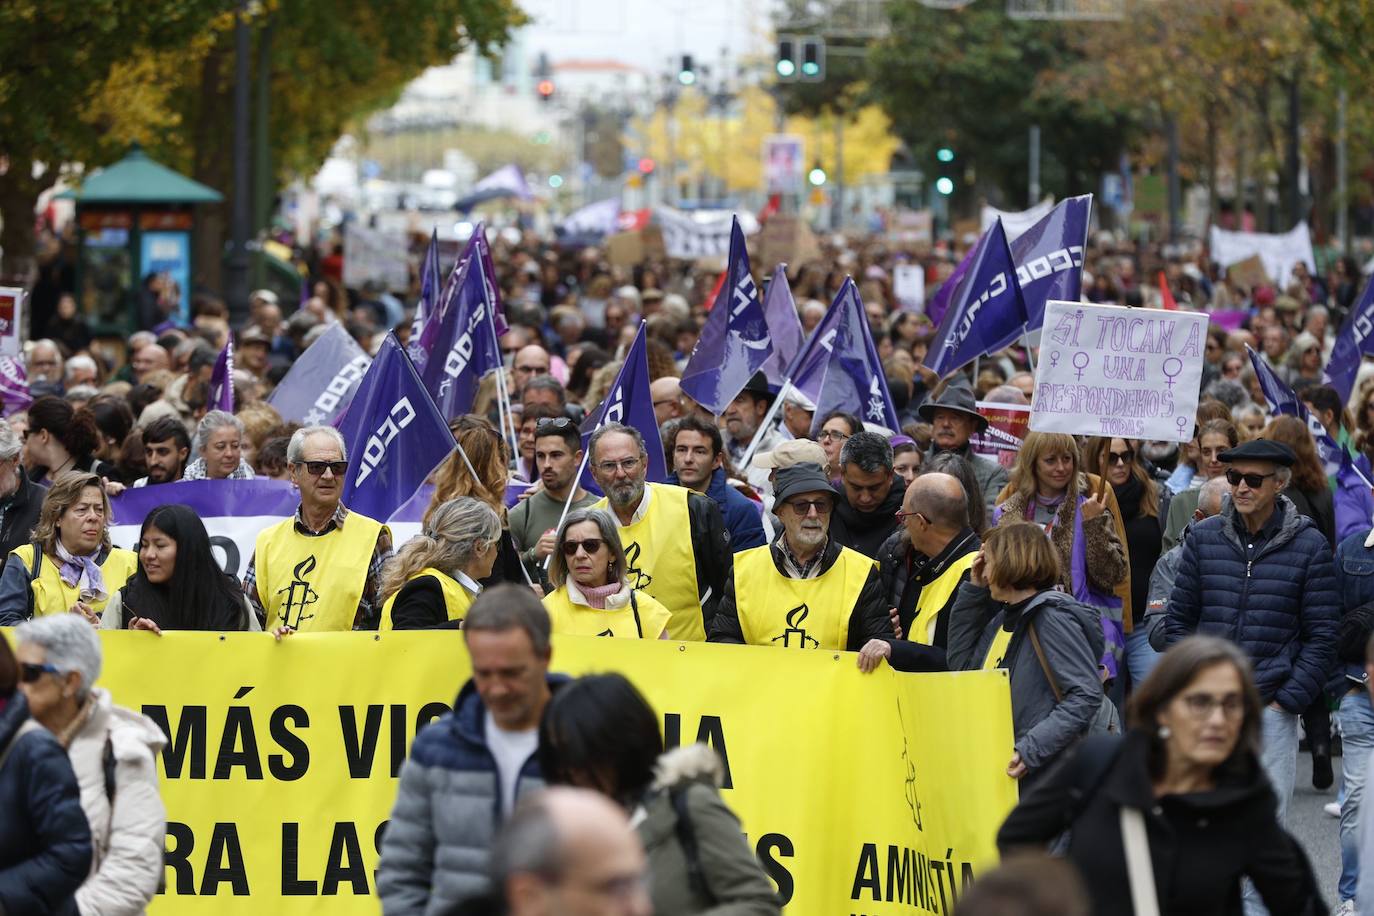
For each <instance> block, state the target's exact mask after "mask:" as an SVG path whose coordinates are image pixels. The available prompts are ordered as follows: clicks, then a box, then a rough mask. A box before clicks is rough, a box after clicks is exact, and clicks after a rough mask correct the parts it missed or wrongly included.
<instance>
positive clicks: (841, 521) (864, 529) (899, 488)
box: [830, 474, 906, 560]
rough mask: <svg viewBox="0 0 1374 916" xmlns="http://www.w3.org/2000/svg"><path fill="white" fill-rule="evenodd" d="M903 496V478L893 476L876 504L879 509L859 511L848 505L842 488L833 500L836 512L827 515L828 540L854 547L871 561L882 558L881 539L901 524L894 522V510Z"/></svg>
mask: <svg viewBox="0 0 1374 916" xmlns="http://www.w3.org/2000/svg"><path fill="white" fill-rule="evenodd" d="M904 496H906V484H905V483H903V482H902V478H900V477H898V476H896V475H895V474H894V475H893V476H892V488H891V489H890V490H888V491H887V496H885V497H884V498H883V501H882V502H881V503H879V504H878V508H876V509H873V510H872V511H869V512H861V511H859V510H858V509H855V508H854V507H853V506H851V505H850V504H849V499H848V497H847V496H845V492H844V487H840V495H839V497H838V498H837V499H836V500H835V511H834V512H832V513H831V515H830V539H831V540H832V541H836V542H838V543H839V544H840V545H841V546H843V547H848V548H849V549H850V550H857V551H858V552H859V553H861V554H863V555H864V556H866V557H871V558H872V559H874V560H878V559H881V555H882V546H883V541H886V540H887V539H888V538H889V537H891V536H892V532H894V531H896V530H897V529H898V528H899V527H901V523H900V522H898V521H897V510H898V509H900V508H902V498H903V497H904Z"/></svg>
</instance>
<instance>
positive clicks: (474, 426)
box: [423, 414, 529, 586]
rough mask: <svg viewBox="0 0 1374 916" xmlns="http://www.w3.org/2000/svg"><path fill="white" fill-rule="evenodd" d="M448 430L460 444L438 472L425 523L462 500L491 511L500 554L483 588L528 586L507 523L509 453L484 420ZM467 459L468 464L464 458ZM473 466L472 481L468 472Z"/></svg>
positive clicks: (458, 421) (457, 423)
mask: <svg viewBox="0 0 1374 916" xmlns="http://www.w3.org/2000/svg"><path fill="white" fill-rule="evenodd" d="M448 428H449V429H450V430H451V431H452V432H453V435H454V438H456V439H457V440H458V445H459V448H461V449H462V454H460V453H459V450H458V449H454V450H453V451H452V452H450V453H449V456H448V457H447V458H445V459H444V461H443V463H442V464H440V465H439V467H438V468H436V469H435V471H434V474H433V475H432V479H433V481H434V496H433V498H432V499H431V500H430V502H429V508H428V509H426V510H425V514H424V519H423V523H424V525H425V526H426V527H428V525H429V524H430V520H431V518H432V517H433V515H434V513H435V511H437V510H438V508H439V506H441V505H443V504H444V503H446V502H448V501H449V500H451V499H457V498H458V497H460V496H471V497H473V498H474V499H479V500H481V501H482V502H484V503H486V504H487V505H488V506H490V507H491V510H492V511H493V512H495V513H496V515H497V517H498V518H499V519H500V521H501V528H502V531H501V536H500V538H499V539H498V543H497V548H498V550H499V553H498V555H497V558H496V563H495V566H494V567H493V568H492V569H491V570H490V571H488V573H487V575H485V576H483V577H482V584H483V585H484V586H491V585H497V584H499V583H501V582H516V583H527V582H528V581H529V580H528V579H527V578H525V574H524V571H523V568H522V567H521V565H520V552H519V551H518V550H517V549H516V547H515V542H514V541H513V540H511V536H510V529H509V527H508V525H507V522H506V481H507V480H508V479H509V478H510V452H509V451H508V449H507V446H506V443H505V441H504V440H503V439H502V438H501V434H500V433H499V432H498V431H497V429H496V427H495V425H493V424H492V422H491V421H490V420H488V419H486V418H485V417H479V416H476V415H475V414H464V415H462V416H461V417H455V418H454V419H453V420H450V421H449V424H448ZM464 454H466V455H467V460H466V461H465V460H464V459H463V455H464ZM468 462H471V463H472V471H476V472H477V476H476V477H473V474H472V471H470V470H468Z"/></svg>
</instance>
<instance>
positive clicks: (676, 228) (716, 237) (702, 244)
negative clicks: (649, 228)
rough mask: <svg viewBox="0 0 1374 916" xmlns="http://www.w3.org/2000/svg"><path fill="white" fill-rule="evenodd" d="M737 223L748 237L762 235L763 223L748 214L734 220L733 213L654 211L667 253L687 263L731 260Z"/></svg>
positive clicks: (668, 208)
mask: <svg viewBox="0 0 1374 916" xmlns="http://www.w3.org/2000/svg"><path fill="white" fill-rule="evenodd" d="M735 219H738V220H739V223H740V228H741V229H742V230H743V231H744V234H745V235H753V234H754V233H756V232H758V231H759V221H758V220H757V219H755V218H754V217H753V216H751V215H750V214H748V213H737V214H735V215H734V217H732V216H731V215H730V214H729V213H726V214H724V215H717V216H711V215H710V214H701V215H698V216H693V215H691V214H689V213H684V212H683V211H681V210H674V209H673V208H672V207H655V208H654V222H655V223H657V224H658V229H659V231H660V232H661V233H662V234H663V247H664V252H665V253H666V254H667V255H668V257H670V258H681V259H683V260H694V259H696V258H721V259H724V258H726V257H728V256H729V254H730V233H731V229H732V228H733V226H734V220H735ZM646 254H647V251H646Z"/></svg>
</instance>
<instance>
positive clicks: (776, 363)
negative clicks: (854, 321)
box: [763, 264, 806, 389]
mask: <svg viewBox="0 0 1374 916" xmlns="http://www.w3.org/2000/svg"><path fill="white" fill-rule="evenodd" d="M763 320H764V321H765V322H767V324H768V335H769V336H770V337H772V338H773V355H772V356H770V357H768V359H767V360H766V361H765V362H764V364H763V374H764V376H765V377H767V379H768V387H770V388H773V389H779V388H781V387H782V384H783V382H784V381H786V380H787V367H788V366H790V365H791V364H792V360H794V359H796V358H797V354H798V353H800V352H801V348H802V343H803V341H804V340H805V338H806V334H805V333H804V332H803V331H802V326H801V318H800V317H799V316H798V315H797V303H796V300H794V299H793V298H792V288H791V287H790V286H789V285H788V283H787V265H786V264H779V265H778V266H777V267H776V268H774V269H773V279H771V280H769V281H768V289H766V290H764V293H763Z"/></svg>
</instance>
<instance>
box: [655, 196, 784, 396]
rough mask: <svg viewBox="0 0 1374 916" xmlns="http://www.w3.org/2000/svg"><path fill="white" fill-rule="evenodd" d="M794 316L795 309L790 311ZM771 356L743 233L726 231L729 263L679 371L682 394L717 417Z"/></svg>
mask: <svg viewBox="0 0 1374 916" xmlns="http://www.w3.org/2000/svg"><path fill="white" fill-rule="evenodd" d="M794 311H795V310H794ZM772 355H773V343H772V340H771V339H770V336H769V333H768V322H767V321H765V320H764V315H763V306H762V305H761V304H760V303H759V290H758V287H757V286H755V285H754V276H753V274H752V273H751V272H750V268H749V251H748V250H747V249H746V248H745V247H744V232H743V231H742V230H741V229H740V227H739V220H738V219H736V220H735V221H734V224H733V225H732V226H731V227H730V261H729V265H728V266H727V267H726V269H725V282H724V283H722V284H721V287H720V292H719V294H717V296H716V303H715V306H714V307H713V308H712V309H711V311H710V312H709V313H708V314H707V316H706V326H705V327H703V328H702V329H701V336H700V337H698V338H697V344H696V346H695V347H693V348H692V355H691V356H690V357H688V359H687V367H686V368H685V369H683V370H682V390H683V391H684V392H686V393H687V395H688V396H689V397H690V398H691V399H692V400H694V401H696V402H697V403H698V404H700V405H701V406H703V407H705V408H706V409H707V410H709V411H710V412H711V413H713V414H715V415H716V416H720V415H721V414H723V413H725V408H727V407H729V406H730V402H731V401H733V400H734V399H735V398H736V397H738V396H739V393H740V392H741V391H743V390H744V386H745V385H747V384H748V383H749V379H750V378H751V377H752V376H753V375H754V373H755V372H757V371H758V370H759V368H760V367H762V366H763V364H764V363H765V362H766V361H767V360H768V357H770V356H772Z"/></svg>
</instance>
